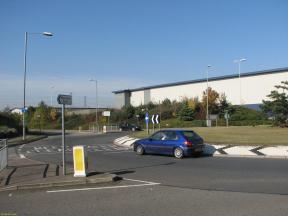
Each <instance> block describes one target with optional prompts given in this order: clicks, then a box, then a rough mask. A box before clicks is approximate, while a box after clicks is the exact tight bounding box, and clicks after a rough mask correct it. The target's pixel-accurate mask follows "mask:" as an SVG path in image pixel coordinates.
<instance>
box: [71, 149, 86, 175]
mask: <svg viewBox="0 0 288 216" xmlns="http://www.w3.org/2000/svg"><path fill="white" fill-rule="evenodd" d="M73 163H74V177H86V176H87V169H88V158H87V152H86V148H85V147H84V146H74V147H73Z"/></svg>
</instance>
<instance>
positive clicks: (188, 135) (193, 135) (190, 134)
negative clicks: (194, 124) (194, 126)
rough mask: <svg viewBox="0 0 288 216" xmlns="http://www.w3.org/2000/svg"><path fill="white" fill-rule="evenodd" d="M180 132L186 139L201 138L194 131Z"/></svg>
mask: <svg viewBox="0 0 288 216" xmlns="http://www.w3.org/2000/svg"><path fill="white" fill-rule="evenodd" d="M182 134H183V135H184V136H185V138H186V139H188V140H195V139H201V137H200V136H199V135H198V134H197V133H195V132H194V131H182Z"/></svg>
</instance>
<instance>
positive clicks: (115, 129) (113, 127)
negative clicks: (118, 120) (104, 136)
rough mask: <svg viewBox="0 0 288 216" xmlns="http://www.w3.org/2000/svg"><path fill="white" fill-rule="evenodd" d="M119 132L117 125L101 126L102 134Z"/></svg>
mask: <svg viewBox="0 0 288 216" xmlns="http://www.w3.org/2000/svg"><path fill="white" fill-rule="evenodd" d="M118 131H119V125H104V126H103V132H104V133H107V132H118Z"/></svg>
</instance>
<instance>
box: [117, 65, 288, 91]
mask: <svg viewBox="0 0 288 216" xmlns="http://www.w3.org/2000/svg"><path fill="white" fill-rule="evenodd" d="M287 71H288V67H285V68H276V69H270V70H262V71H255V72H247V73H241V77H250V76H259V75H266V74H275V73H283V72H287ZM238 77H239V74H232V75H225V76H218V77H209V81H218V80H225V79H233V78H238ZM206 81H207V80H206V78H205V79H195V80H188V81H182V82H174V83H167V84H160V85H151V86H146V87H140V88H134V89H124V90H118V91H113V92H112V93H114V94H120V93H124V92H134V91H143V90H148V89H155V88H164V87H170V86H178V85H187V84H192V83H201V82H206Z"/></svg>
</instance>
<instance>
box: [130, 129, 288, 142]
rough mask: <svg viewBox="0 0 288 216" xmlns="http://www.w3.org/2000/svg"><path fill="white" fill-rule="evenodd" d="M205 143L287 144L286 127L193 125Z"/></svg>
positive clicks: (141, 134)
mask: <svg viewBox="0 0 288 216" xmlns="http://www.w3.org/2000/svg"><path fill="white" fill-rule="evenodd" d="M189 129H192V130H194V131H196V132H197V133H198V134H199V135H200V136H202V137H203V138H204V140H205V142H206V143H211V144H212V143H214V144H235V145H288V128H277V127H270V126H256V127H252V126H247V127H246V126H245V127H244V126H241V127H236V126H235V127H211V128H206V127H193V128H189ZM132 136H135V137H137V138H143V137H147V136H148V135H147V132H146V131H140V132H136V133H134V134H133V135H132Z"/></svg>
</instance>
